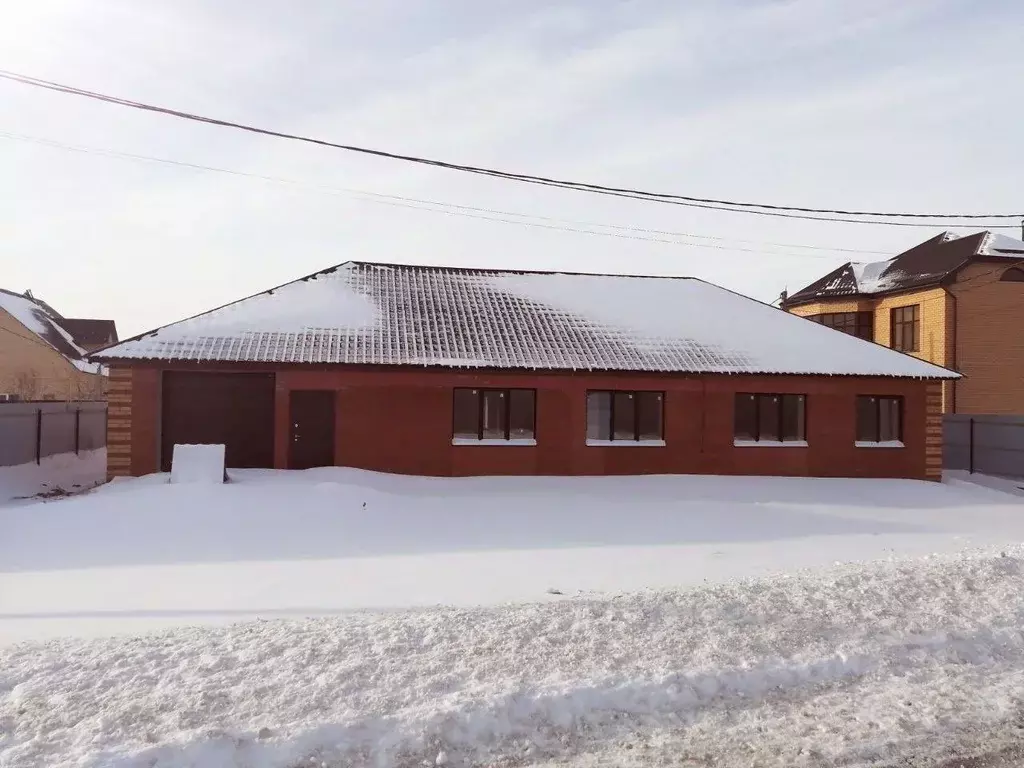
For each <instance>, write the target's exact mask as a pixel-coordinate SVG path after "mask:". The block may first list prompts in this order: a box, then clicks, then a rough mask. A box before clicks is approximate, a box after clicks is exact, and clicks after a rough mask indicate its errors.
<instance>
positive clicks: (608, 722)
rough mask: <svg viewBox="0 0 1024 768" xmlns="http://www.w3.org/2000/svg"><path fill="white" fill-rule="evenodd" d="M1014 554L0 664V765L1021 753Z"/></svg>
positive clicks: (1021, 599)
mask: <svg viewBox="0 0 1024 768" xmlns="http://www.w3.org/2000/svg"><path fill="white" fill-rule="evenodd" d="M1022 556H1024V552H1022V550H1021V549H1020V548H1015V549H1012V550H1008V551H1006V552H1003V553H993V554H992V555H987V556H982V557H975V558H954V559H933V560H930V561H920V562H902V563H892V564H883V565H873V566H856V567H852V566H851V567H843V568H837V569H833V570H832V571H830V572H828V573H827V574H824V575H822V574H817V575H815V574H801V575H797V576H793V577H789V578H775V579H769V580H759V581H742V582H736V583H731V584H726V585H718V586H711V587H703V588H698V589H695V590H692V591H685V592H678V591H677V592H660V593H647V594H633V595H625V596H621V597H617V598H613V599H601V600H594V599H571V600H570V599H567V600H563V601H560V602H557V603H554V604H548V605H533V606H523V607H509V606H506V607H500V608H491V609H475V610H457V609H436V610H430V611H417V612H406V613H393V614H385V615H368V614H356V615H352V616H348V617H345V618H335V619H322V620H312V621H303V622H258V623H248V624H239V625H236V626H233V627H230V628H221V629H178V630H175V631H171V632H165V633H162V634H156V635H151V636H148V637H142V638H132V639H114V640H104V641H93V642H82V641H64V642H59V643H51V644H49V645H21V646H17V647H12V648H7V649H0V764H3V765H5V766H6V765H11V766H15V765H17V766H19V768H33V767H35V766H38V767H39V768H42V767H43V766H46V768H61V767H62V766H67V767H68V768H70V766H75V767H76V768H85V767H86V766H109V767H110V768H142V767H143V766H145V767H146V768H170V767H171V766H186V765H188V766H193V767H194V768H221V767H222V766H242V765H244V766H253V767H256V766H258V767H259V768H296V767H297V766H313V765H316V766H321V765H327V766H336V765H337V766H341V765H374V766H380V767H381V768H387V767H389V766H396V767H397V766H413V765H429V764H437V763H438V762H439V761H440V762H442V763H445V764H449V765H457V766H484V765H488V766H490V765H522V764H538V763H541V762H543V761H547V760H551V761H556V760H562V759H566V758H570V757H577V758H579V760H580V764H601V765H648V766H649V765H662V764H680V763H683V764H687V763H688V762H690V763H697V764H704V763H706V762H708V760H712V761H713V762H714V763H715V764H717V765H752V764H758V765H779V766H782V765H785V766H810V765H814V766H820V765H833V764H863V763H867V762H872V761H875V760H885V761H887V764H897V763H899V764H903V763H902V762H900V761H901V760H905V759H906V758H914V762H913V764H915V765H926V764H931V763H930V762H928V760H931V759H934V760H936V761H938V760H940V759H944V758H947V757H949V756H951V755H952V754H954V753H953V750H954V749H956V750H958V752H957V754H960V755H963V754H964V750H965V749H973V748H977V749H981V748H984V749H986V750H995V749H998V748H999V747H1000V746H1002V745H1004V744H1005V743H1006V742H1007V741H1008V740H1011V739H1014V738H1016V737H1015V735H1014V734H1015V733H1016V726H1015V723H1016V718H1017V714H1016V712H1017V707H1018V705H1019V695H1020V693H1019V692H1020V690H1021V687H1022V685H1024V635H1022V633H1021V629H1020V627H1021V624H1022V619H1024V592H1022V590H1021V589H1020V584H1021V580H1022V578H1024V559H1022Z"/></svg>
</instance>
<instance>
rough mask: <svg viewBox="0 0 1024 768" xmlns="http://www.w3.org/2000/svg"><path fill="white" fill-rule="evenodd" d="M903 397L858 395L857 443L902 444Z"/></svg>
mask: <svg viewBox="0 0 1024 768" xmlns="http://www.w3.org/2000/svg"><path fill="white" fill-rule="evenodd" d="M902 440H903V398H901V397H876V396H874V395H859V396H858V397H857V445H861V444H868V445H885V444H889V445H896V444H898V445H902V444H903V443H902Z"/></svg>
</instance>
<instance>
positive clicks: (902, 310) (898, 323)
mask: <svg viewBox="0 0 1024 768" xmlns="http://www.w3.org/2000/svg"><path fill="white" fill-rule="evenodd" d="M908 311H910V312H911V313H912V315H913V317H912V319H910V320H907V319H906V317H905V315H906V313H907V312H908ZM897 318H898V319H897ZM908 327H909V328H910V329H911V331H912V335H913V337H914V338H913V344H912V345H911V346H909V347H908V346H907V344H906V329H907V328H908ZM897 328H899V329H900V330H899V334H897V333H896V329H897ZM897 335H898V336H899V343H898V344H897ZM889 346H890V347H891V348H892V349H895V350H896V351H897V352H920V351H921V305H920V304H905V305H904V306H902V307H893V308H892V309H890V310H889Z"/></svg>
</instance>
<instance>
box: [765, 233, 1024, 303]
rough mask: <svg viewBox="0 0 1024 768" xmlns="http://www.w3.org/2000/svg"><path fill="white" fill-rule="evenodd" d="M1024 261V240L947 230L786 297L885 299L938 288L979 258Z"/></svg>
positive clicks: (795, 300) (804, 300)
mask: <svg viewBox="0 0 1024 768" xmlns="http://www.w3.org/2000/svg"><path fill="white" fill-rule="evenodd" d="M981 258H984V259H993V258H994V259H1016V260H1020V259H1022V258H1024V242H1022V241H1020V240H1014V239H1013V238H1010V237H1006V236H1005V235H996V234H993V233H991V232H978V233H976V234H973V235H967V236H966V237H956V236H955V235H953V234H951V233H949V232H943V233H942V234H939V235H936V236H935V237H933V238H931V239H929V240H926V241H925V242H923V243H921V244H919V245H915V246H914V247H913V248H911V249H909V250H907V251H904V252H903V253H901V254H899V255H898V256H896V257H894V258H892V259H889V260H888V261H876V262H871V263H866V264H865V263H857V262H847V263H846V264H843V265H842V266H841V267H838V268H837V269H835V270H833V271H832V272H829V273H828V274H827V275H825V276H824V277H822V278H819V279H818V280H815V281H814V282H813V283H811V284H810V285H808V286H807V287H806V288H802V289H801V290H799V291H797V292H796V293H793V294H792V295H790V296H788V297H787V298H786V302H785V303H786V306H793V305H795V304H806V303H809V302H813V301H818V300H820V299H827V298H837V297H843V296H861V295H870V296H877V295H884V294H889V293H899V292H900V291H907V290H912V289H914V288H924V287H927V286H932V285H938V284H939V283H941V282H942V280H943V279H945V278H946V277H948V276H949V275H951V274H952V273H954V272H956V271H957V270H958V269H959V268H960V267H962V266H964V265H965V264H967V263H968V262H970V261H972V260H976V259H981Z"/></svg>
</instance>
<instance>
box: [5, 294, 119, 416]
mask: <svg viewBox="0 0 1024 768" xmlns="http://www.w3.org/2000/svg"><path fill="white" fill-rule="evenodd" d="M105 386H106V378H105V377H104V376H98V375H95V374H91V373H85V372H83V371H80V370H78V369H77V368H75V366H73V365H72V364H71V363H70V362H68V360H67V359H66V358H65V357H64V356H63V355H61V354H60V353H59V352H58V351H57V350H55V349H54V348H53V347H51V346H50V345H49V344H46V343H45V342H44V341H42V340H41V339H40V338H39V337H37V336H35V335H34V334H32V332H31V331H29V330H28V329H27V328H25V326H23V325H22V324H21V323H19V322H18V321H17V320H15V319H14V318H13V317H12V316H11V315H10V314H9V313H7V312H5V311H4V310H2V309H0V393H4V394H14V395H19V396H20V397H21V398H22V399H24V400H83V399H89V398H101V397H103V392H104V389H105Z"/></svg>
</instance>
